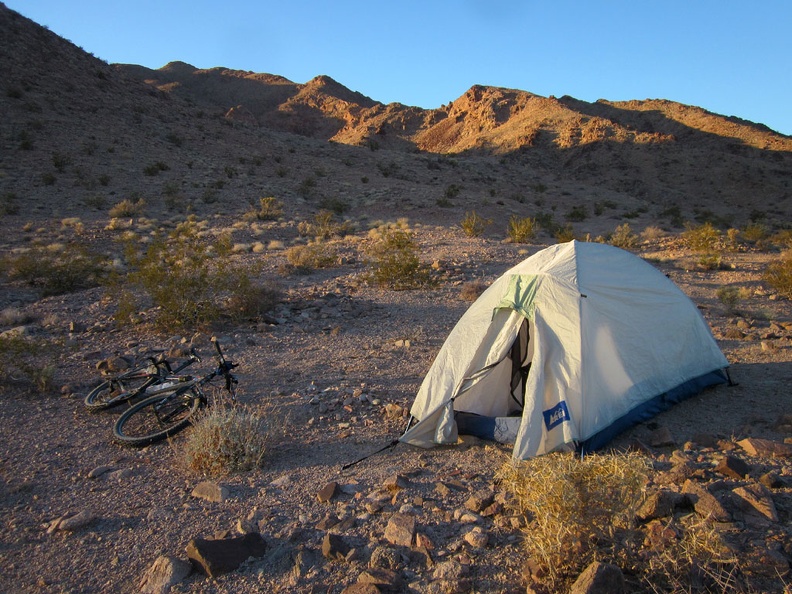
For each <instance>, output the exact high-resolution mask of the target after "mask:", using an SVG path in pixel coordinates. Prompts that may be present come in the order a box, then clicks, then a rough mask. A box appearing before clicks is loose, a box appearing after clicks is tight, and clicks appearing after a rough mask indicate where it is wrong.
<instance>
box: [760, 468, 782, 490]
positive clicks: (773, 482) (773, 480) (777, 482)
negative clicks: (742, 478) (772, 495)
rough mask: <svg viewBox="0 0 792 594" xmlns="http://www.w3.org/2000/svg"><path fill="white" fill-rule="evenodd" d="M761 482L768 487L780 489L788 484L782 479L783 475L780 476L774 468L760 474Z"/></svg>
mask: <svg viewBox="0 0 792 594" xmlns="http://www.w3.org/2000/svg"><path fill="white" fill-rule="evenodd" d="M759 482H760V483H761V484H763V485H764V486H765V487H767V488H768V489H780V488H781V487H783V486H784V485H785V484H786V483H784V481H783V480H781V477H780V476H778V473H777V472H774V471H772V470H771V471H770V472H766V473H765V474H763V475H762V476H760V477H759Z"/></svg>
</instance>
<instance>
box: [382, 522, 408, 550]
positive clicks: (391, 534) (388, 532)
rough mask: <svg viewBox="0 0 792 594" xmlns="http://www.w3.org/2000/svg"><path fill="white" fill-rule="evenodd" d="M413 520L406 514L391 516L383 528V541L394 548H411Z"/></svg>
mask: <svg viewBox="0 0 792 594" xmlns="http://www.w3.org/2000/svg"><path fill="white" fill-rule="evenodd" d="M414 536H415V518H414V517H413V516H409V515H407V514H393V515H392V516H391V518H390V520H388V525H387V527H386V528H385V540H387V541H388V542H390V543H391V544H394V545H396V546H402V547H409V546H412V543H413V537H414Z"/></svg>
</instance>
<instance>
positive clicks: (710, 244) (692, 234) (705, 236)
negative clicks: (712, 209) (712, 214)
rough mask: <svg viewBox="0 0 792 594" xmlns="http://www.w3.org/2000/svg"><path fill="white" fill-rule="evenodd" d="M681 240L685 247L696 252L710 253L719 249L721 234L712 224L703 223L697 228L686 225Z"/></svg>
mask: <svg viewBox="0 0 792 594" xmlns="http://www.w3.org/2000/svg"><path fill="white" fill-rule="evenodd" d="M682 239H683V240H684V242H685V245H687V247H689V248H690V249H692V250H695V251H697V252H711V251H715V250H717V249H718V248H719V247H720V241H721V232H720V231H719V230H718V229H716V228H715V227H714V226H713V224H712V223H709V222H707V223H703V224H701V225H698V226H693V225H688V226H687V229H686V230H685V232H684V233H682Z"/></svg>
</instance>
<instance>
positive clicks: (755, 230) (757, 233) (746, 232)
mask: <svg viewBox="0 0 792 594" xmlns="http://www.w3.org/2000/svg"><path fill="white" fill-rule="evenodd" d="M740 235H742V238H743V239H744V240H745V241H747V242H748V243H759V242H760V241H764V240H765V239H767V238H768V237H769V235H770V233H769V232H768V230H767V227H765V226H764V225H762V224H761V223H751V224H750V225H746V226H745V227H743V229H742V230H741V231H740Z"/></svg>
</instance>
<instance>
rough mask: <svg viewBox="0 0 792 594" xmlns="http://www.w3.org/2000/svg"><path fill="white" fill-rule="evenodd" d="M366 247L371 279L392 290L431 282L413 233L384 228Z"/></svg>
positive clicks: (415, 287) (416, 287)
mask: <svg viewBox="0 0 792 594" xmlns="http://www.w3.org/2000/svg"><path fill="white" fill-rule="evenodd" d="M378 235H379V238H378V239H376V240H375V241H374V243H372V244H371V246H370V247H369V249H368V250H367V254H368V257H369V258H370V260H369V268H370V271H371V280H372V281H373V282H374V283H375V284H377V285H379V286H381V287H386V288H389V289H393V290H395V291H401V290H405V289H418V288H421V287H427V286H429V285H431V280H432V279H431V276H430V274H429V269H428V268H427V267H426V266H425V265H424V264H422V263H421V260H420V259H419V258H418V248H417V246H416V245H415V242H414V241H413V237H412V234H411V233H410V232H409V231H405V230H403V229H394V228H385V229H382V230H381V231H380V232H379V234H378Z"/></svg>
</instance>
